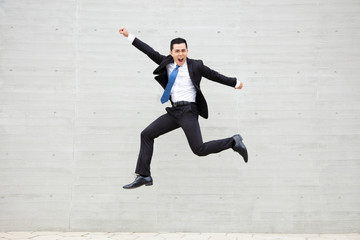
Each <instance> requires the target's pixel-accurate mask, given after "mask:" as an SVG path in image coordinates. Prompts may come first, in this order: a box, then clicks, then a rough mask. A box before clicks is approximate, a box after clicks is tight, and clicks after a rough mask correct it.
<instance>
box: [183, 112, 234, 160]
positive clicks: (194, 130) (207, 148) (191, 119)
mask: <svg viewBox="0 0 360 240" xmlns="http://www.w3.org/2000/svg"><path fill="white" fill-rule="evenodd" d="M181 128H182V129H183V130H184V132H185V135H186V138H187V140H188V142H189V145H190V148H191V150H192V151H193V152H194V153H195V154H196V155H198V156H206V155H208V154H211V153H218V152H221V151H223V150H226V149H229V148H232V147H233V144H234V139H233V138H232V137H230V138H224V139H220V140H213V141H209V142H206V143H204V142H203V139H202V136H201V130H200V125H199V121H198V118H197V117H196V116H194V115H192V116H187V117H186V119H183V120H182V121H181Z"/></svg>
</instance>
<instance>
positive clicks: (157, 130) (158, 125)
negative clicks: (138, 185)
mask: <svg viewBox="0 0 360 240" xmlns="http://www.w3.org/2000/svg"><path fill="white" fill-rule="evenodd" d="M166 111H167V113H166V114H164V115H162V116H160V117H159V118H158V119H156V120H155V121H154V122H152V123H151V124H150V125H149V126H148V127H147V128H145V129H144V130H143V131H142V132H141V145H140V153H139V157H138V160H137V165H136V170H135V173H137V174H140V175H144V176H150V175H151V173H150V163H151V158H152V155H153V147H154V139H155V138H157V137H159V136H160V135H163V134H165V133H168V132H170V131H172V130H175V129H177V128H179V127H181V128H182V129H183V131H184V133H185V135H186V138H187V140H188V143H189V145H190V148H191V150H192V151H193V152H194V153H195V154H196V155H198V156H206V155H208V154H211V153H218V152H221V151H223V150H225V149H229V148H232V146H233V142H234V140H233V138H232V137H230V138H225V139H220V140H214V141H210V142H206V143H204V142H203V140H202V136H201V131H200V126H199V121H198V118H199V113H198V110H197V106H196V104H195V103H191V104H188V105H184V106H179V107H172V108H166Z"/></svg>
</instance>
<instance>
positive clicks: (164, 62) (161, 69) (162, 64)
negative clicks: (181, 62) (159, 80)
mask: <svg viewBox="0 0 360 240" xmlns="http://www.w3.org/2000/svg"><path fill="white" fill-rule="evenodd" d="M172 61H174V59H173V58H172V56H171V55H169V56H167V57H166V58H165V59H164V61H162V62H161V63H160V65H159V66H158V67H157V68H156V69H155V70H154V72H153V74H160V73H161V72H162V71H163V69H164V68H166V65H168V64H169V63H171V62H172Z"/></svg>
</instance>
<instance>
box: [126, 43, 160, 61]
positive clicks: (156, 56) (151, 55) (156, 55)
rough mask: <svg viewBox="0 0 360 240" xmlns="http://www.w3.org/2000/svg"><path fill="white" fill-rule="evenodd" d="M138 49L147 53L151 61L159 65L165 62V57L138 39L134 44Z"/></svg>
mask: <svg viewBox="0 0 360 240" xmlns="http://www.w3.org/2000/svg"><path fill="white" fill-rule="evenodd" d="M132 44H133V45H134V46H135V47H136V48H137V49H139V50H140V51H142V52H143V53H145V54H146V55H147V56H148V57H149V58H150V59H151V60H153V61H154V62H155V63H157V64H158V65H159V64H160V63H161V62H162V60H164V58H165V56H164V55H161V54H160V53H158V52H157V51H155V50H154V49H153V48H152V47H150V46H149V45H147V44H146V43H144V42H143V41H141V40H140V39H138V38H135V39H134V41H133V43H132Z"/></svg>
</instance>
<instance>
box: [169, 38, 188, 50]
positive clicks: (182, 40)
mask: <svg viewBox="0 0 360 240" xmlns="http://www.w3.org/2000/svg"><path fill="white" fill-rule="evenodd" d="M180 43H185V46H186V49H187V43H186V40H185V39H183V38H174V39H173V40H171V42H170V51H172V50H173V46H174V44H180Z"/></svg>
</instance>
